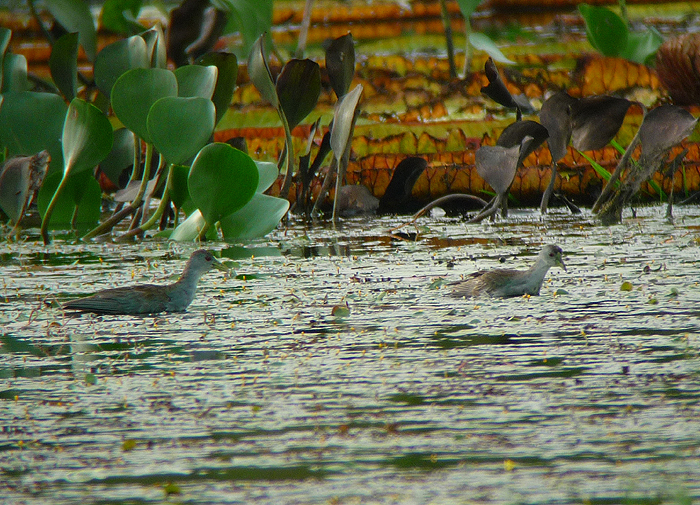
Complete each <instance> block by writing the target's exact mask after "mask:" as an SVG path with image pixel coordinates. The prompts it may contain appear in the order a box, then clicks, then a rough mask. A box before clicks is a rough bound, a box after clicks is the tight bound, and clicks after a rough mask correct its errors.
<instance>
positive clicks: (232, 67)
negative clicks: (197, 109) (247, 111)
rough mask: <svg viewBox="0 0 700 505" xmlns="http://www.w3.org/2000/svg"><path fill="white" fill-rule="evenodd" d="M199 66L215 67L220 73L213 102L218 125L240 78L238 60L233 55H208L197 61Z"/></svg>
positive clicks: (212, 98) (218, 73)
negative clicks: (237, 79)
mask: <svg viewBox="0 0 700 505" xmlns="http://www.w3.org/2000/svg"><path fill="white" fill-rule="evenodd" d="M196 63H197V65H204V66H209V65H214V66H215V67H216V68H217V70H218V72H217V78H216V86H215V87H214V94H213V95H212V97H211V101H212V102H214V105H215V106H216V123H217V124H218V123H219V121H221V118H222V117H224V114H225V113H226V111H227V110H228V106H229V104H230V103H231V98H232V97H233V92H234V90H235V89H236V78H237V77H238V59H237V58H236V55H235V54H233V53H218V52H217V53H207V54H205V55H203V56H202V57H201V58H199V59H198V60H197V62H196Z"/></svg>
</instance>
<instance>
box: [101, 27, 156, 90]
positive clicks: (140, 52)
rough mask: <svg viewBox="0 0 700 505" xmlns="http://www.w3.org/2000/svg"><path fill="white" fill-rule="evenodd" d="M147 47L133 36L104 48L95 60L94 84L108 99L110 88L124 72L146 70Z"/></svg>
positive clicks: (148, 64) (143, 41)
mask: <svg viewBox="0 0 700 505" xmlns="http://www.w3.org/2000/svg"><path fill="white" fill-rule="evenodd" d="M149 66H150V63H149V58H148V47H147V46H146V41H145V40H144V39H143V37H141V36H139V35H134V36H133V37H129V38H128V39H123V40H118V41H117V42H114V43H112V44H110V45H108V46H106V47H105V48H104V49H102V51H100V53H99V54H98V55H97V58H96V59H95V84H97V87H98V88H100V91H102V93H104V94H105V96H107V97H109V96H111V93H112V87H113V86H114V83H115V82H117V79H119V78H120V77H121V76H122V75H123V74H124V73H125V72H127V71H128V70H132V69H134V68H148V67H149Z"/></svg>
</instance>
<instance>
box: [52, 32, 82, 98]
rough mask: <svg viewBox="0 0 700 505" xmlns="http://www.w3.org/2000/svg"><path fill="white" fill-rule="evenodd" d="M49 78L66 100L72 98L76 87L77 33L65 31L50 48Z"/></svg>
mask: <svg viewBox="0 0 700 505" xmlns="http://www.w3.org/2000/svg"><path fill="white" fill-rule="evenodd" d="M49 68H50V69H51V78H52V79H53V82H54V84H55V85H56V87H57V88H58V89H59V90H60V91H61V93H63V96H64V97H66V98H67V99H68V100H73V98H75V95H76V93H77V89H78V34H77V32H74V33H66V34H65V35H64V36H63V37H61V38H60V39H58V40H57V41H56V42H55V43H54V45H53V47H52V48H51V57H50V58H49Z"/></svg>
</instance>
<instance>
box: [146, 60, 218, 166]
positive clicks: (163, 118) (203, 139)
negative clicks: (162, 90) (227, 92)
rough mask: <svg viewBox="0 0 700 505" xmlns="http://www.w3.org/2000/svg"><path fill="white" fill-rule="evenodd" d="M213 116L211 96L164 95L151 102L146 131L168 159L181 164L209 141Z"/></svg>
mask: <svg viewBox="0 0 700 505" xmlns="http://www.w3.org/2000/svg"><path fill="white" fill-rule="evenodd" d="M200 68H202V67H200ZM215 118H216V109H215V108H214V104H213V103H212V101H211V100H208V99H206V98H200V97H192V98H184V97H175V96H173V97H165V98H161V99H160V100H158V101H157V102H156V103H154V104H153V107H151V111H150V112H149V113H148V133H149V136H150V138H151V140H152V142H153V145H154V146H155V147H156V149H158V151H159V152H160V153H161V154H162V155H163V156H165V159H166V160H168V162H170V163H175V164H183V163H185V162H186V161H188V160H189V159H190V158H192V157H193V156H194V155H195V154H197V152H198V151H199V150H200V149H201V148H202V147H204V145H205V144H206V143H207V142H208V141H209V138H210V137H211V134H212V133H213V132H214V121H215Z"/></svg>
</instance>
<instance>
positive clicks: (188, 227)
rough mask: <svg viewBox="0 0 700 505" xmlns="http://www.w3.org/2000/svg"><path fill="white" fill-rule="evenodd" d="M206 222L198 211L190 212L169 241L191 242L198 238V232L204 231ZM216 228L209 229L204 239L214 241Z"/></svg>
mask: <svg viewBox="0 0 700 505" xmlns="http://www.w3.org/2000/svg"><path fill="white" fill-rule="evenodd" d="M206 224H207V222H206V221H205V219H204V217H203V216H202V213H201V212H200V211H198V210H195V211H194V212H192V214H190V215H189V217H188V218H187V219H185V221H183V222H182V223H181V224H180V226H178V227H177V228H175V229H174V230H173V232H172V233H171V234H170V240H175V241H177V242H191V241H192V240H196V239H197V237H199V232H200V231H201V230H203V229H204V227H205V226H206ZM216 235H217V233H216V228H215V227H213V226H212V227H211V228H209V231H208V232H207V233H206V238H207V239H208V240H214V239H216Z"/></svg>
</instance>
